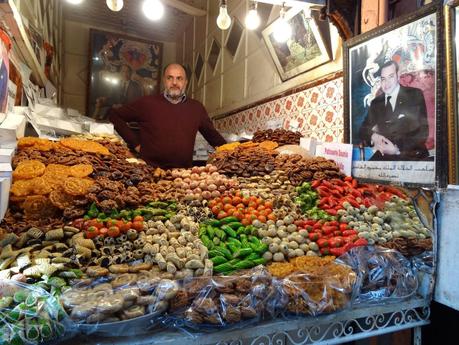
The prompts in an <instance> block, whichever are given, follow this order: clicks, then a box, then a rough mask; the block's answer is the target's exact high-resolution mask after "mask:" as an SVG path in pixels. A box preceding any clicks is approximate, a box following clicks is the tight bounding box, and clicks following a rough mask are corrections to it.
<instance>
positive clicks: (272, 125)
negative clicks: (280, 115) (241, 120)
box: [265, 119, 284, 129]
mask: <svg viewBox="0 0 459 345" xmlns="http://www.w3.org/2000/svg"><path fill="white" fill-rule="evenodd" d="M283 124H284V119H276V120H269V121H267V122H266V126H265V127H266V129H278V128H282V125H283Z"/></svg>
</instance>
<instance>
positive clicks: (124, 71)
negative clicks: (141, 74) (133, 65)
mask: <svg viewBox="0 0 459 345" xmlns="http://www.w3.org/2000/svg"><path fill="white" fill-rule="evenodd" d="M120 72H121V75H122V76H123V78H124V80H126V81H128V80H129V79H131V71H130V70H129V68H128V67H127V66H125V65H123V66H121V71H120Z"/></svg>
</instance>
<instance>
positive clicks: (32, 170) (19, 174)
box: [13, 160, 45, 180]
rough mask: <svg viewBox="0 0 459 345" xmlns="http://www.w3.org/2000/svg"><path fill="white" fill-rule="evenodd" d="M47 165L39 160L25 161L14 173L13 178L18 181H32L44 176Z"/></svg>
mask: <svg viewBox="0 0 459 345" xmlns="http://www.w3.org/2000/svg"><path fill="white" fill-rule="evenodd" d="M44 172H45V165H44V164H43V163H42V162H40V161H37V160H24V161H22V162H20V163H19V164H18V166H17V167H16V169H14V171H13V178H14V179H17V180H24V179H31V178H34V177H38V176H41V175H43V173H44Z"/></svg>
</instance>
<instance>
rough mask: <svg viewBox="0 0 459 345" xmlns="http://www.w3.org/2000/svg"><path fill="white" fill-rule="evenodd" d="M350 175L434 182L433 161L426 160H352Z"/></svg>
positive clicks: (412, 181) (399, 181)
mask: <svg viewBox="0 0 459 345" xmlns="http://www.w3.org/2000/svg"><path fill="white" fill-rule="evenodd" d="M352 176H354V177H357V178H366V179H371V180H382V181H391V182H397V183H419V184H434V183H435V162H426V161H397V162H395V161H390V162H381V161H354V162H352Z"/></svg>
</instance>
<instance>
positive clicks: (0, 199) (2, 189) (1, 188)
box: [0, 177, 11, 221]
mask: <svg viewBox="0 0 459 345" xmlns="http://www.w3.org/2000/svg"><path fill="white" fill-rule="evenodd" d="M10 188H11V178H9V177H1V178H0V221H2V220H3V218H4V217H5V214H6V211H7V210H8V200H9V195H10Z"/></svg>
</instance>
